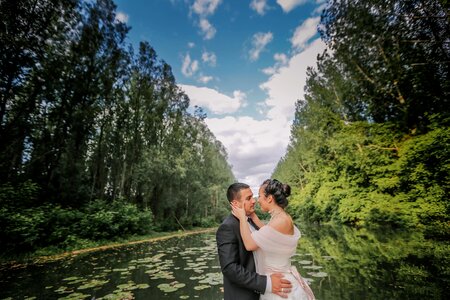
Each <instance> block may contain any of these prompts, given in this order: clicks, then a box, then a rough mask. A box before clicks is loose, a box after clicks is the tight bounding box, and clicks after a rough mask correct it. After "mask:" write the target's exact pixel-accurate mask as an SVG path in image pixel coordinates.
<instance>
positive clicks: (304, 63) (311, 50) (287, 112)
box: [260, 39, 325, 121]
mask: <svg viewBox="0 0 450 300" xmlns="http://www.w3.org/2000/svg"><path fill="white" fill-rule="evenodd" d="M324 50H325V44H324V43H323V42H322V40H320V39H316V40H314V41H313V42H311V44H310V45H309V46H307V47H306V48H305V50H304V51H303V52H300V53H297V54H295V55H294V56H293V57H291V58H290V60H289V63H288V64H287V65H286V66H284V67H281V68H280V69H278V70H277V72H276V73H275V74H273V75H272V76H271V77H270V78H269V79H268V80H267V81H266V82H264V83H262V84H261V85H260V88H261V89H262V90H264V91H265V92H266V93H267V95H268V97H267V99H266V101H265V103H266V105H267V106H268V107H269V112H268V117H269V118H270V119H284V120H290V121H292V120H293V118H294V110H295V109H294V107H295V103H296V101H297V100H298V99H303V98H304V92H303V88H304V86H305V84H306V70H307V68H308V67H309V66H315V64H316V58H317V55H318V54H319V53H322V52H323V51H324Z"/></svg>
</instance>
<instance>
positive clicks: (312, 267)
mask: <svg viewBox="0 0 450 300" xmlns="http://www.w3.org/2000/svg"><path fill="white" fill-rule="evenodd" d="M322 268H323V267H322V266H303V269H312V270H318V269H322Z"/></svg>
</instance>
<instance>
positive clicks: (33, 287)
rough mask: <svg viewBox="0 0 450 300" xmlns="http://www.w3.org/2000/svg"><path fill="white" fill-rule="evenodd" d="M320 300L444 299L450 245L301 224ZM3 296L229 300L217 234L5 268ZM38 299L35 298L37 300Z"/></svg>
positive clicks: (306, 270)
mask: <svg viewBox="0 0 450 300" xmlns="http://www.w3.org/2000/svg"><path fill="white" fill-rule="evenodd" d="M299 227H300V229H301V231H302V233H303V236H302V238H301V239H300V245H299V248H298V252H297V254H296V256H295V257H294V264H295V265H296V266H297V268H298V270H299V272H300V273H301V275H302V276H303V277H305V278H306V279H307V280H308V281H309V282H310V284H311V287H312V289H313V291H314V292H315V294H316V297H317V299H321V300H322V299H422V298H427V299H443V298H444V293H445V292H446V291H448V290H449V287H450V285H449V282H450V266H449V264H450V262H449V260H450V255H449V254H450V247H449V243H448V242H430V241H427V240H425V239H424V238H423V237H422V235H420V234H419V233H399V232H388V231H379V232H375V231H367V230H355V229H351V228H346V227H330V226H321V227H311V226H306V225H300V226H299ZM0 284H1V286H2V288H1V290H0V299H5V298H10V299H36V298H37V299H58V298H62V299H132V298H135V299H222V298H223V292H222V276H221V273H220V268H219V262H218V258H217V251H216V244H215V238H214V233H213V232H212V233H209V234H199V235H195V236H187V237H184V238H173V239H170V240H166V241H159V242H153V243H145V244H138V245H133V246H129V247H122V248H118V249H113V250H107V251H100V252H96V253H91V254H85V255H79V256H76V257H74V258H69V259H65V260H62V261H57V262H53V263H47V264H43V265H33V266H28V267H27V268H24V269H15V270H1V271H0ZM33 297H35V298H33Z"/></svg>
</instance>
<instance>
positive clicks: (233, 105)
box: [179, 84, 246, 114]
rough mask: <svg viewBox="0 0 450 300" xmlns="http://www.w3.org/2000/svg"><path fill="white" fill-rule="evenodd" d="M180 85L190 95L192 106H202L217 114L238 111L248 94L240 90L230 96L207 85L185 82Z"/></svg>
mask: <svg viewBox="0 0 450 300" xmlns="http://www.w3.org/2000/svg"><path fill="white" fill-rule="evenodd" d="M179 87H180V88H181V89H182V90H184V91H185V93H186V94H187V95H188V96H189V99H190V100H191V102H190V105H191V106H194V105H197V106H201V107H203V108H207V109H208V110H210V111H211V112H213V113H215V114H226V113H233V112H235V111H237V110H238V109H239V108H240V107H241V106H242V104H243V102H244V101H245V98H246V94H245V93H243V92H241V91H239V90H236V91H234V92H233V97H229V96H227V95H224V94H222V93H220V92H218V91H216V90H214V89H210V88H207V87H197V86H193V85H184V84H181V85H179Z"/></svg>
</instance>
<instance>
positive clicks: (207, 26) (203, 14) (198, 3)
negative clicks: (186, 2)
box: [190, 0, 222, 40]
mask: <svg viewBox="0 0 450 300" xmlns="http://www.w3.org/2000/svg"><path fill="white" fill-rule="evenodd" d="M221 2H222V0H195V1H194V3H193V4H192V6H191V10H190V11H191V13H194V14H196V15H197V16H198V17H199V21H198V26H199V28H200V31H201V33H202V35H203V39H205V40H210V39H212V38H213V37H214V36H215V35H216V32H217V30H216V28H214V26H213V25H212V24H211V23H210V22H209V21H208V19H207V17H208V16H211V15H213V14H214V13H215V11H216V9H217V7H218V6H219V4H220V3H221Z"/></svg>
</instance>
